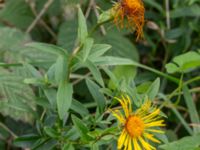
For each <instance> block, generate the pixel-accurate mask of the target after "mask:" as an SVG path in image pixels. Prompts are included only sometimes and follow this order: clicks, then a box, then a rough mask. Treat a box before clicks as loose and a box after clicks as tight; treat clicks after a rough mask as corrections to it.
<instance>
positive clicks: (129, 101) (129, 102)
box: [126, 95, 132, 113]
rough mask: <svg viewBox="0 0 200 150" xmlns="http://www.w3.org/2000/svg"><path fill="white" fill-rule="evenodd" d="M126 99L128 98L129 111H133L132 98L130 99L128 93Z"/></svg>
mask: <svg viewBox="0 0 200 150" xmlns="http://www.w3.org/2000/svg"><path fill="white" fill-rule="evenodd" d="M126 99H127V100H128V105H129V106H128V107H129V113H131V112H132V105H131V99H130V97H129V96H128V95H126Z"/></svg>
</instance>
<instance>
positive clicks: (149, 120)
mask: <svg viewBox="0 0 200 150" xmlns="http://www.w3.org/2000/svg"><path fill="white" fill-rule="evenodd" d="M160 118H161V116H154V117H153V118H149V119H145V120H144V119H142V120H143V121H144V122H145V123H149V122H154V121H158V120H161V119H160Z"/></svg>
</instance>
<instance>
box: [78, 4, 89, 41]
mask: <svg viewBox="0 0 200 150" xmlns="http://www.w3.org/2000/svg"><path fill="white" fill-rule="evenodd" d="M87 36H88V31H87V24H86V19H85V16H84V15H83V12H82V10H81V8H80V6H78V41H79V42H80V43H84V41H85V39H86V38H87Z"/></svg>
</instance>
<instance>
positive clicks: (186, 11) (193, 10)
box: [170, 4, 200, 18]
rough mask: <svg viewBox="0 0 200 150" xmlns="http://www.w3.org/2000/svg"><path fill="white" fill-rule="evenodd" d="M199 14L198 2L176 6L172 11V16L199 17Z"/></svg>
mask: <svg viewBox="0 0 200 150" xmlns="http://www.w3.org/2000/svg"><path fill="white" fill-rule="evenodd" d="M198 16H200V6H199V5H196V4H194V5H192V6H186V7H180V8H176V9H174V10H172V11H171V12H170V17H171V18H179V17H198Z"/></svg>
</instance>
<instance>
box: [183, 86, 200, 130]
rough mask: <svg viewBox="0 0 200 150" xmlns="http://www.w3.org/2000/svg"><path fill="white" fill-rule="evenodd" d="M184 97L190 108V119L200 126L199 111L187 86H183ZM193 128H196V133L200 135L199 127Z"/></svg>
mask: <svg viewBox="0 0 200 150" xmlns="http://www.w3.org/2000/svg"><path fill="white" fill-rule="evenodd" d="M183 95H184V98H185V102H186V104H187V107H188V111H189V115H190V119H191V121H192V123H194V124H200V119H199V115H198V112H197V109H196V107H195V103H194V101H193V98H192V96H191V94H190V92H189V89H188V87H187V86H186V85H185V86H183ZM193 128H194V132H195V133H200V128H199V127H198V126H197V127H195V126H194V127H193Z"/></svg>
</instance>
